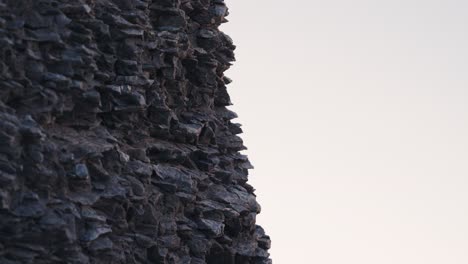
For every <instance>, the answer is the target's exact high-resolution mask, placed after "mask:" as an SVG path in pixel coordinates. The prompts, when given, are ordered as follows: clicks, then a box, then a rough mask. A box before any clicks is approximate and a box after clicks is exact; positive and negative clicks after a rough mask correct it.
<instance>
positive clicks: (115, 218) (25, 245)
mask: <svg viewBox="0 0 468 264" xmlns="http://www.w3.org/2000/svg"><path fill="white" fill-rule="evenodd" d="M226 15H227V8H226V6H225V3H224V1H223V0H155V1H151V0H0V263H2V264H13V263H34V264H45V263H47V264H50V263H77V264H78V263H106V264H107V263H192V264H201V263H223V264H229V263H234V264H238V263H239V264H241V263H271V260H270V259H269V258H268V252H267V250H268V248H269V247H270V240H269V237H268V236H267V235H265V233H264V231H263V230H262V228H261V227H259V226H257V225H256V224H255V217H256V215H257V214H258V213H259V212H260V206H259V205H258V204H257V202H256V200H255V195H254V194H253V191H254V190H253V188H252V187H251V186H250V185H248V184H247V173H248V171H247V170H248V169H249V168H251V165H250V163H249V161H248V159H247V158H246V157H245V156H244V155H241V154H240V153H239V151H240V150H242V149H244V146H243V143H242V140H241V139H240V138H239V137H238V136H236V135H237V134H239V133H241V132H242V130H241V129H240V126H239V125H238V124H235V123H232V122H231V121H230V120H231V119H233V118H235V117H236V115H235V114H234V113H233V112H231V111H230V110H228V109H227V108H226V106H227V105H229V104H230V99H229V96H228V94H227V91H226V84H228V83H229V81H230V80H229V79H228V78H227V77H225V76H224V75H223V72H224V71H225V70H226V69H227V68H228V67H229V66H230V62H231V61H233V60H234V55H233V50H234V48H235V46H234V45H233V43H232V41H231V39H230V38H229V37H228V36H226V35H225V34H223V33H222V32H220V31H219V30H218V26H219V25H220V24H221V23H223V22H225V21H226V20H225V18H224V17H225V16H226Z"/></svg>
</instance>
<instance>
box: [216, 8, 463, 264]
mask: <svg viewBox="0 0 468 264" xmlns="http://www.w3.org/2000/svg"><path fill="white" fill-rule="evenodd" d="M226 2H227V4H228V6H229V7H230V13H231V14H230V16H229V17H228V19H229V20H230V22H229V23H227V24H225V25H223V26H222V30H223V31H224V32H226V33H227V34H228V35H230V36H231V37H232V38H233V40H234V42H235V43H236V45H237V46H238V49H237V50H236V56H237V62H235V63H234V66H233V67H232V68H231V69H230V70H229V71H228V72H227V73H226V75H227V76H229V77H230V78H232V79H233V80H234V82H233V83H232V84H230V85H229V89H228V90H229V92H230V95H231V97H232V101H233V103H234V105H233V106H232V107H231V109H232V110H234V111H236V112H237V113H238V115H239V118H238V119H236V120H235V121H236V122H239V123H241V124H242V125H243V129H244V134H242V135H241V136H242V138H243V139H244V142H245V144H246V146H247V147H248V148H249V150H248V151H246V152H245V153H246V154H248V155H249V158H250V160H251V162H252V163H253V165H254V166H255V169H254V170H251V171H250V184H252V185H253V186H254V187H255V188H256V189H257V191H256V193H257V196H258V201H259V203H260V204H261V205H262V213H261V214H260V215H259V216H258V218H257V222H258V224H260V225H262V226H263V227H264V228H265V229H266V231H267V233H268V234H269V235H270V236H271V238H272V249H271V251H270V252H271V255H272V258H273V263H275V264H344V263H346V264H466V263H468V104H467V102H468V88H467V85H468V15H467V13H468V1H461V0H459V1H455V0H437V1H431V0H425V1H421V0H404V1H403V0H391V1H390V0H385V1H383V0H380V1H379V0H373V1H371V0H367V1H365V0H352V1H351V0H322V1H314V0H289V1H284V0H282V1H279V0H256V1H247V0H226Z"/></svg>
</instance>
